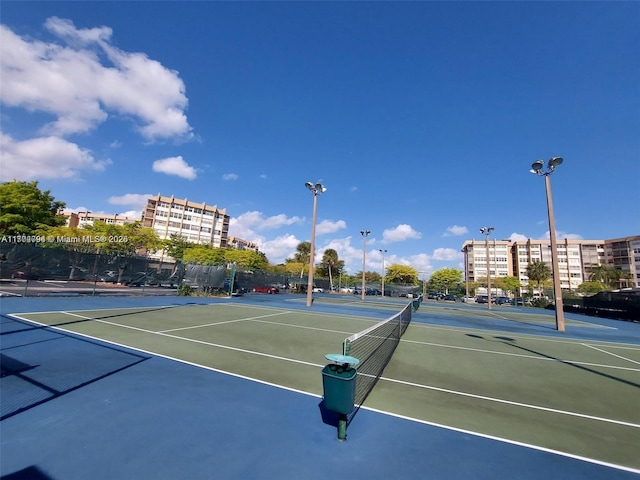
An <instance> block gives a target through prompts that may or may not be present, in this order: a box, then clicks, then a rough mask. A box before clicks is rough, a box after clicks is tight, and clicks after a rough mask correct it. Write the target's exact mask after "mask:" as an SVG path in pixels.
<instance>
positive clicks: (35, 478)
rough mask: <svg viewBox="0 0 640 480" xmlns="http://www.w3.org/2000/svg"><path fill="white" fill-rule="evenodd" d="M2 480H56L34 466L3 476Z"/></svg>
mask: <svg viewBox="0 0 640 480" xmlns="http://www.w3.org/2000/svg"><path fill="white" fill-rule="evenodd" d="M0 480H54V478H53V477H51V476H49V475H47V474H46V473H44V472H43V471H42V470H40V469H39V468H38V467H36V466H34V465H32V466H30V467H27V468H23V469H22V470H19V471H17V472H13V473H9V474H7V475H3V476H2V477H0Z"/></svg>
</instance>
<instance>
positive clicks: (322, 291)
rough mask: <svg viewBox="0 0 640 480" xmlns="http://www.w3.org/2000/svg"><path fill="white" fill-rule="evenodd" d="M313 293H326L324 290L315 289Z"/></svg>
mask: <svg viewBox="0 0 640 480" xmlns="http://www.w3.org/2000/svg"><path fill="white" fill-rule="evenodd" d="M313 293H324V288H320V287H313Z"/></svg>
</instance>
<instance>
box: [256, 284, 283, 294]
mask: <svg viewBox="0 0 640 480" xmlns="http://www.w3.org/2000/svg"><path fill="white" fill-rule="evenodd" d="M253 291H254V292H256V293H278V292H279V291H280V290H279V289H277V288H276V287H267V286H259V287H254V288H253Z"/></svg>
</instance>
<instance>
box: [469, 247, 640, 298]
mask: <svg viewBox="0 0 640 480" xmlns="http://www.w3.org/2000/svg"><path fill="white" fill-rule="evenodd" d="M488 250H489V255H488V257H487V253H486V252H487V243H486V242H485V241H484V240H467V241H465V242H464V244H463V245H462V252H463V253H464V254H465V255H464V264H465V278H467V279H468V280H469V282H475V281H477V279H480V278H486V276H487V271H489V273H490V275H491V278H497V277H507V276H513V277H516V278H518V279H519V280H520V283H521V284H522V285H523V286H528V285H529V277H528V276H527V266H528V265H529V264H531V263H532V262H534V261H536V260H537V261H542V262H545V263H546V264H547V265H549V268H550V269H551V270H552V271H553V268H552V263H551V242H550V241H549V240H533V239H527V240H525V241H515V242H512V241H510V240H489V242H488ZM557 250H558V270H559V277H560V286H561V288H562V289H563V290H575V289H577V288H578V287H579V286H580V284H582V283H583V282H586V281H588V280H589V278H590V276H591V272H592V271H593V268H594V267H597V266H598V265H605V264H609V265H613V266H615V267H616V268H618V269H620V270H623V271H625V272H628V273H629V274H630V276H631V277H632V279H631V280H629V281H628V282H627V283H626V286H628V287H640V236H633V237H624V238H618V239H611V240H568V239H564V240H559V241H558V245H557ZM623 286H625V285H623ZM478 291H479V293H484V294H486V289H484V290H483V289H482V288H479V289H478Z"/></svg>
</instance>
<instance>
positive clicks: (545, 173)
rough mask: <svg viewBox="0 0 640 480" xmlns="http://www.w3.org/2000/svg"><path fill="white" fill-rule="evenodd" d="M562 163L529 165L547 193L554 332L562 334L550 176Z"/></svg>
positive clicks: (558, 160) (552, 160) (558, 159)
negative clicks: (542, 180) (554, 319)
mask: <svg viewBox="0 0 640 480" xmlns="http://www.w3.org/2000/svg"><path fill="white" fill-rule="evenodd" d="M561 163H562V157H551V158H550V159H549V161H548V162H547V170H546V171H542V169H543V168H544V162H543V161H542V160H536V161H535V162H533V164H532V165H531V170H530V171H531V173H535V174H536V175H540V176H542V177H544V185H545V189H546V191H547V214H548V216H549V237H550V240H551V265H552V267H553V296H554V300H555V304H556V330H558V331H560V332H564V305H563V304H562V287H561V285H560V268H559V266H558V245H557V243H556V220H555V217H554V215H553V200H552V198H551V181H550V180H549V175H551V174H552V173H553V172H554V170H555V169H556V167H557V166H558V165H560V164H561Z"/></svg>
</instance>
